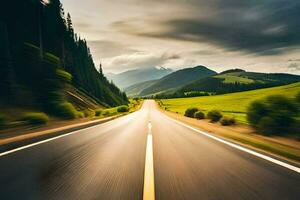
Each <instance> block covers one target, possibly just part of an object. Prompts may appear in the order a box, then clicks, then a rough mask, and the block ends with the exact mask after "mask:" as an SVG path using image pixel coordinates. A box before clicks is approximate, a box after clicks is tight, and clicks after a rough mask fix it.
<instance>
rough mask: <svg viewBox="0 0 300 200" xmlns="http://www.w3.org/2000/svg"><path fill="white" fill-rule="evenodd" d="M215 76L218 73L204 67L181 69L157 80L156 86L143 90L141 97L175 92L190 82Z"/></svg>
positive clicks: (152, 85)
mask: <svg viewBox="0 0 300 200" xmlns="http://www.w3.org/2000/svg"><path fill="white" fill-rule="evenodd" d="M215 74H216V72H214V71H212V70H210V69H208V68H206V67H204V66H197V67H194V68H186V69H181V70H178V71H176V72H173V73H171V74H169V75H167V76H164V77H163V78H161V79H159V80H157V81H156V82H155V83H154V84H151V85H150V86H149V87H147V88H145V89H144V90H142V91H141V92H140V94H139V95H140V96H148V95H151V94H155V93H161V92H165V91H168V92H170V91H174V90H176V89H178V88H180V87H182V86H184V85H186V84H188V83H190V82H193V81H195V80H198V79H200V78H204V77H208V76H212V75H215Z"/></svg>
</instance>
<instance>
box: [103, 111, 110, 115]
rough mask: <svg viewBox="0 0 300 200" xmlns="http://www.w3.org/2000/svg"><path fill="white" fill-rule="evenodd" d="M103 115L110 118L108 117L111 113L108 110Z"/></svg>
mask: <svg viewBox="0 0 300 200" xmlns="http://www.w3.org/2000/svg"><path fill="white" fill-rule="evenodd" d="M102 115H103V116H108V115H110V112H109V111H107V110H106V111H104V112H103V114H102Z"/></svg>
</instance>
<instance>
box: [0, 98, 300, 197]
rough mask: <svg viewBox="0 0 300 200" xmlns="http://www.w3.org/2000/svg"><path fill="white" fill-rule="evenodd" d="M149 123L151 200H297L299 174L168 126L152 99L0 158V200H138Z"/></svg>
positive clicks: (172, 125) (184, 130)
mask: <svg viewBox="0 0 300 200" xmlns="http://www.w3.org/2000/svg"><path fill="white" fill-rule="evenodd" d="M149 122H150V123H151V133H152V138H153V163H154V164H153V169H154V177H153V178H154V184H155V198H156V199H170V200H176V199H187V200H193V199H250V200H253V199H300V174H299V173H297V172H295V171H292V170H290V169H287V168H284V167H282V166H278V165H276V164H274V163H272V162H269V161H266V160H263V159H261V158H258V157H255V156H253V155H250V154H248V153H246V152H243V151H240V150H238V149H235V148H232V147H230V146H228V145H226V144H222V143H220V142H218V141H215V140H212V139H211V138H208V137H206V136H203V135H201V134H199V133H197V132H195V131H193V130H191V129H189V128H187V127H185V126H182V125H180V124H178V123H175V122H174V121H173V120H170V119H169V118H168V117H166V116H165V115H164V114H163V113H161V112H160V111H159V110H157V108H156V106H155V103H154V102H153V101H146V102H145V103H144V105H143V107H142V109H141V110H139V111H137V112H135V113H132V114H130V115H127V116H124V117H121V118H118V119H115V120H113V121H110V122H107V123H104V124H100V125H97V126H94V127H92V128H88V129H84V130H81V131H78V132H76V133H74V134H72V135H68V136H66V137H62V138H58V139H55V140H52V141H49V142H46V143H43V144H39V145H36V146H32V147H30V148H27V149H22V150H20V151H16V152H13V153H10V154H7V155H3V156H1V157H0V199H3V200H10V199H22V200H23V199H24V200H26V199H30V200H33V199H43V200H44V199H64V200H68V199H70V200H71V199H72V200H73V199H104V200H109V199H122V200H123V199H124V200H126V199H128V200H135V199H137V200H140V199H143V187H144V173H145V170H144V169H145V155H146V146H147V136H148V133H149ZM150 174H151V173H150Z"/></svg>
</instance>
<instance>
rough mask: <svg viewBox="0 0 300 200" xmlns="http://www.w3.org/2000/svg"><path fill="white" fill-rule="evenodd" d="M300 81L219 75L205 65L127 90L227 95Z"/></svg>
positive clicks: (240, 72) (149, 93)
mask: <svg viewBox="0 0 300 200" xmlns="http://www.w3.org/2000/svg"><path fill="white" fill-rule="evenodd" d="M298 81H300V76H298V75H292V74H284V73H277V74H276V73H257V72H246V71H245V70H241V69H231V70H227V71H224V72H222V73H219V74H218V73H216V72H215V71H212V70H210V69H208V68H206V67H204V66H197V67H193V68H186V69H182V70H178V71H175V72H172V73H171V74H168V75H166V76H164V77H162V78H160V79H157V80H150V81H149V80H148V81H144V82H140V83H137V84H134V85H131V86H130V87H127V88H125V92H126V94H127V95H128V96H157V97H161V98H163V97H166V98H172V97H185V96H186V95H187V94H188V93H191V92H192V93H195V94H197V93H198V94H200V93H202V94H203V93H204V94H224V93H231V92H239V91H246V90H252V89H258V88H267V87H273V86H279V85H285V84H290V83H294V82H298Z"/></svg>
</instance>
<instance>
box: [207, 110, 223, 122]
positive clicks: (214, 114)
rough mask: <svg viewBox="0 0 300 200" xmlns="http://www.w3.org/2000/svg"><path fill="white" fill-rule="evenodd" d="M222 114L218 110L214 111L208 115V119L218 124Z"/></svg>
mask: <svg viewBox="0 0 300 200" xmlns="http://www.w3.org/2000/svg"><path fill="white" fill-rule="evenodd" d="M222 116H223V115H222V113H221V112H220V111H218V110H212V111H209V112H208V113H207V118H208V119H210V121H211V122H218V121H220V119H221V118H222Z"/></svg>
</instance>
